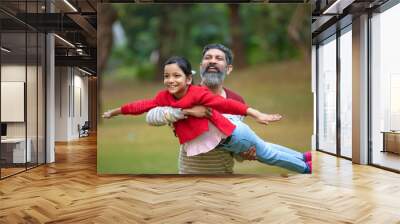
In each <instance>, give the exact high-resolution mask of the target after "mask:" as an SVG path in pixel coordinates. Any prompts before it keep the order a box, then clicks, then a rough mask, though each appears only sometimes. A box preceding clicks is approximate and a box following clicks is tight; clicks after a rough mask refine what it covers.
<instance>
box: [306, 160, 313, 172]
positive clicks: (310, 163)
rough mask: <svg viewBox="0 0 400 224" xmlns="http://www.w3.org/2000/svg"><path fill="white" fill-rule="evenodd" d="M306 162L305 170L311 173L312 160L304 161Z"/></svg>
mask: <svg viewBox="0 0 400 224" xmlns="http://www.w3.org/2000/svg"><path fill="white" fill-rule="evenodd" d="M306 164H307V168H308V169H307V172H306V173H310V174H311V173H312V161H308V162H306Z"/></svg>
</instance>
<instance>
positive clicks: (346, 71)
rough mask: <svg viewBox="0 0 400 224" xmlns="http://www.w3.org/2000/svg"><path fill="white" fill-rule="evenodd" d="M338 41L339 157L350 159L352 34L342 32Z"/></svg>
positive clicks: (348, 31)
mask: <svg viewBox="0 0 400 224" xmlns="http://www.w3.org/2000/svg"><path fill="white" fill-rule="evenodd" d="M339 41H340V50H339V52H340V155H341V156H344V157H347V158H352V148H351V147H352V143H351V141H352V32H351V25H350V26H348V27H346V28H345V29H344V30H342V34H341V36H340V38H339Z"/></svg>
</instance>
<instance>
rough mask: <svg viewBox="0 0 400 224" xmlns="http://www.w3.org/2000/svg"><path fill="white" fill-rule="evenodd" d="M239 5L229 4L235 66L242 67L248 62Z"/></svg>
mask: <svg viewBox="0 0 400 224" xmlns="http://www.w3.org/2000/svg"><path fill="white" fill-rule="evenodd" d="M239 7H240V5H239V4H229V23H230V29H231V35H232V45H231V46H232V51H233V52H234V56H235V57H234V58H235V59H234V60H235V68H238V69H241V68H244V67H246V65H247V63H246V51H245V46H244V41H243V37H242V36H243V35H242V24H241V21H240V20H241V18H240V15H239Z"/></svg>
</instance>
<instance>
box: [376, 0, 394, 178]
mask: <svg viewBox="0 0 400 224" xmlns="http://www.w3.org/2000/svg"><path fill="white" fill-rule="evenodd" d="M398 21H400V4H397V5H395V6H393V7H392V8H390V9H388V10H386V11H384V12H382V13H380V14H375V15H373V17H372V18H371V30H372V32H371V33H372V37H371V40H372V43H371V45H372V46H371V47H372V49H371V51H372V55H371V59H372V63H371V66H372V73H371V109H372V111H371V122H372V125H371V137H372V139H371V140H372V155H371V159H372V164H375V165H379V166H383V167H387V168H390V169H395V170H400V103H399V102H400V63H399V57H398V52H400V42H399V40H400V32H399V29H398V28H397V27H398V24H397V23H398Z"/></svg>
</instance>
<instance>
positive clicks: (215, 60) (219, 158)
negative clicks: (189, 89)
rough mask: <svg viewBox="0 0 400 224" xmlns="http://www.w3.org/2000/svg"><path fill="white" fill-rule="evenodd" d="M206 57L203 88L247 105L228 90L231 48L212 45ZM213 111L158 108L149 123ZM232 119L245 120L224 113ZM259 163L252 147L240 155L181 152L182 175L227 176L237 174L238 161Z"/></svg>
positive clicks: (150, 114)
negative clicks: (236, 162)
mask: <svg viewBox="0 0 400 224" xmlns="http://www.w3.org/2000/svg"><path fill="white" fill-rule="evenodd" d="M202 55H203V58H202V61H201V63H200V77H201V85H204V86H207V87H208V89H209V90H210V91H212V92H213V93H214V94H218V95H221V96H222V97H224V98H230V99H233V100H237V101H239V102H242V103H244V100H243V98H242V97H241V96H240V95H238V94H236V93H234V92H233V91H231V90H229V89H227V88H224V87H223V82H224V80H225V78H226V76H227V75H229V74H230V73H231V72H232V70H233V65H232V63H233V55H232V52H231V50H230V49H229V48H227V47H225V46H224V45H222V44H209V45H207V46H205V47H204V49H203V53H202ZM210 113H211V110H209V109H208V108H206V107H204V106H195V107H193V108H190V109H183V110H181V109H178V108H172V107H157V108H154V109H152V110H150V111H149V112H148V113H147V116H146V121H147V123H149V124H150V125H154V126H160V125H166V124H171V123H174V122H176V121H177V120H179V119H185V117H186V116H194V117H208V116H210V115H211V114H210ZM224 116H225V117H227V118H228V119H241V120H243V117H241V116H238V115H228V114H224ZM234 157H235V159H236V160H237V161H242V160H243V159H247V160H255V159H256V157H255V148H254V147H252V148H250V149H249V150H248V151H247V152H244V153H241V154H240V156H237V155H233V154H232V153H231V152H229V151H227V150H224V149H220V148H215V149H213V150H211V151H209V152H207V153H203V154H199V155H196V156H187V155H186V152H185V151H184V150H183V149H182V148H181V149H180V152H179V163H178V165H179V173H180V174H221V173H222V174H223V173H233V166H234V160H233V158H234Z"/></svg>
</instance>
